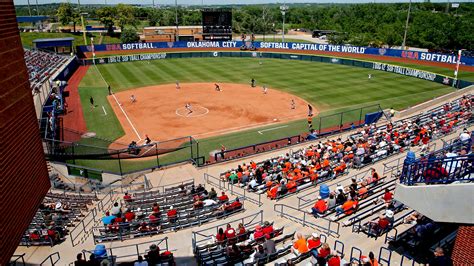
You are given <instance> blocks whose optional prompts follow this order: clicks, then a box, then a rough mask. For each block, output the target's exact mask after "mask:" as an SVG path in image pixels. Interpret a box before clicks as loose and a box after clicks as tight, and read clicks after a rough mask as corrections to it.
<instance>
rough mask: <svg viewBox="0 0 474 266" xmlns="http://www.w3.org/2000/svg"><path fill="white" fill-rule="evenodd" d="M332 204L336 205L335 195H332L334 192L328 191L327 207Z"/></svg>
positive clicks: (331, 206) (332, 205) (330, 206)
mask: <svg viewBox="0 0 474 266" xmlns="http://www.w3.org/2000/svg"><path fill="white" fill-rule="evenodd" d="M334 206H336V197H335V196H334V193H330V194H329V199H328V209H331V208H333V207H334Z"/></svg>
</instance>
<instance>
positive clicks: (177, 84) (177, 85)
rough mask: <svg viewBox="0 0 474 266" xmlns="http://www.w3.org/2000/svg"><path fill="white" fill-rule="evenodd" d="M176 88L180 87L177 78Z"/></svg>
mask: <svg viewBox="0 0 474 266" xmlns="http://www.w3.org/2000/svg"><path fill="white" fill-rule="evenodd" d="M176 89H177V90H179V89H181V87H180V86H179V80H177V81H176Z"/></svg>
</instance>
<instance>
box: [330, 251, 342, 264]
mask: <svg viewBox="0 0 474 266" xmlns="http://www.w3.org/2000/svg"><path fill="white" fill-rule="evenodd" d="M327 266H341V258H340V257H339V256H338V255H337V252H336V251H333V252H332V253H331V255H330V256H328V259H327Z"/></svg>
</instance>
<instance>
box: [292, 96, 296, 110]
mask: <svg viewBox="0 0 474 266" xmlns="http://www.w3.org/2000/svg"><path fill="white" fill-rule="evenodd" d="M291 109H292V110H295V109H296V103H295V100H294V99H291Z"/></svg>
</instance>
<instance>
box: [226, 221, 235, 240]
mask: <svg viewBox="0 0 474 266" xmlns="http://www.w3.org/2000/svg"><path fill="white" fill-rule="evenodd" d="M235 236H236V232H235V229H234V228H232V226H231V225H230V224H227V228H226V230H225V237H226V238H227V239H229V240H230V239H234V238H235Z"/></svg>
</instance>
